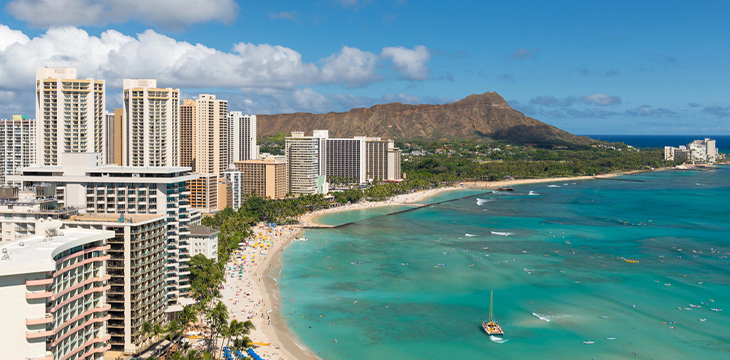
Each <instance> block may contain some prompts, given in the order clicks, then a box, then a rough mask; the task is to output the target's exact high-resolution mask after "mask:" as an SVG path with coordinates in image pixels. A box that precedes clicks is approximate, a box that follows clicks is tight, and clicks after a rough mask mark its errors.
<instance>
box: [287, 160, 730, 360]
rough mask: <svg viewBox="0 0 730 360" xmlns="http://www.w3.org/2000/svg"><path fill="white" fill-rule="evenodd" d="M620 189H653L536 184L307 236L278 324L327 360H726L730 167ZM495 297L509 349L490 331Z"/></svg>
mask: <svg viewBox="0 0 730 360" xmlns="http://www.w3.org/2000/svg"><path fill="white" fill-rule="evenodd" d="M625 178H626V179H632V180H644V181H645V182H623V181H609V180H590V181H579V182H575V183H573V182H570V183H562V182H560V183H553V184H534V185H525V186H520V187H517V188H515V192H514V193H506V192H504V193H495V194H490V195H479V196H477V197H476V198H469V199H464V200H457V201H452V202H447V203H444V204H440V205H436V206H432V207H426V208H423V209H419V210H415V211H411V212H406V213H402V214H398V215H394V216H380V217H374V218H371V219H366V220H363V221H360V222H357V223H356V224H354V225H351V226H347V227H343V228H339V229H331V230H316V231H307V232H306V234H305V236H306V237H308V238H309V241H307V242H296V243H293V244H291V245H290V246H288V247H287V248H286V249H285V250H284V255H283V263H284V266H283V269H282V271H281V274H280V275H279V277H278V279H277V280H278V282H279V284H280V290H281V297H282V298H283V299H282V313H283V314H284V315H285V316H286V322H287V325H288V326H289V327H290V328H291V331H292V332H293V333H294V334H295V335H296V336H297V337H298V338H299V339H300V340H301V342H302V343H303V344H305V345H306V346H307V347H309V348H310V349H311V350H312V351H313V352H314V353H315V354H318V355H319V356H320V357H322V358H323V359H428V358H432V359H485V358H493V357H496V358H501V359H538V358H549V359H593V358H596V359H622V358H636V359H729V358H730V258H728V255H727V253H728V252H730V223H729V220H730V168H727V167H725V168H721V169H719V170H714V171H702V172H700V171H684V172H679V171H665V172H657V173H650V174H645V175H638V176H630V177H625ZM475 193H479V192H475V191H468V190H465V191H463V192H460V193H457V192H452V193H449V194H443V195H440V197H439V198H432V199H429V201H434V202H435V201H439V200H444V199H450V198H455V197H458V196H459V195H462V194H463V196H466V195H471V194H475ZM530 193H532V195H530ZM477 199H481V200H479V201H477ZM381 212H382V210H378V214H380V213H381ZM326 216H327V217H328V218H327V219H326V221H327V222H328V223H338V222H341V223H344V222H349V221H352V220H353V218H352V216H353V214H346V213H342V214H332V215H326ZM357 216H358V218H367V217H368V216H367V213H361V214H358V215H357ZM495 233H496V234H495ZM466 234H469V235H473V236H467V235H466ZM618 257H625V258H627V259H635V260H639V263H636V264H633V263H628V262H625V261H623V260H620V259H617V258H618ZM437 264H443V265H445V266H438V265H437ZM492 289H493V290H494V307H495V308H494V311H495V313H496V316H497V319H498V321H499V322H500V324H501V325H502V326H503V327H504V330H505V336H504V338H503V339H498V338H490V336H488V335H487V334H486V333H484V331H483V330H482V329H481V326H480V324H481V322H482V320H486V319H487V317H488V314H489V292H490V290H492ZM710 299H712V300H714V302H711V301H710ZM703 302H705V303H707V304H708V305H705V304H702V303H703ZM689 304H693V305H699V306H701V307H700V308H696V307H690V305H689ZM678 308H680V309H681V310H679V309H678ZM711 308H721V309H722V308H724V310H725V311H723V312H715V311H711V310H710V309H711ZM687 309H691V310H687ZM601 316H604V317H603V318H602V317H601ZM700 319H706V321H700ZM548 320H549V321H548ZM672 321H675V322H676V324H669V323H667V324H662V322H672ZM310 326H311V328H310ZM670 327H675V329H671V328H670ZM608 338H615V339H614V340H608ZM335 339H337V342H336V343H335V342H334V340H335ZM584 341H593V342H594V343H593V344H584V343H583V342H584ZM341 352H342V353H341ZM633 353H636V356H634V355H633Z"/></svg>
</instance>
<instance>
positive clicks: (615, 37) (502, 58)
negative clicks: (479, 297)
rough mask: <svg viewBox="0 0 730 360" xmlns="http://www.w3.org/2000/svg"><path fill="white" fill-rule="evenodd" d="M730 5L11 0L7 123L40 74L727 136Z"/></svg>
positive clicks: (232, 102) (0, 30) (289, 102)
mask: <svg viewBox="0 0 730 360" xmlns="http://www.w3.org/2000/svg"><path fill="white" fill-rule="evenodd" d="M727 14H730V2H728V1H698V2H688V1H669V0H664V1H620V0H613V1H603V2H598V1H557V0H556V1H516V0H515V1H459V0H455V1H429V0H422V1H415V0H313V1H285V0H282V1H250V2H243V1H238V2H237V1H235V0H206V1H197V0H156V1H149V0H123V1H121V0H96V1H92V0H12V1H7V2H5V4H4V5H3V12H2V15H0V118H7V117H10V116H11V115H13V114H27V115H30V116H31V117H34V115H35V110H34V89H35V68H36V67H44V66H47V67H61V66H67V67H75V68H77V73H78V76H79V77H80V78H94V79H103V80H105V81H106V88H107V109H108V110H112V109H113V108H115V107H120V104H121V100H122V99H121V98H122V95H121V86H122V80H123V79H125V78H154V79H157V84H158V86H159V87H172V88H179V89H181V91H182V94H183V97H184V98H190V99H192V98H197V96H198V94H201V93H202V94H215V95H217V96H218V98H219V99H226V100H228V101H229V105H228V107H229V110H231V111H243V112H244V113H247V114H276V113H290V112H297V111H302V112H315V113H326V112H330V111H338V112H339V111H347V110H349V109H351V108H357V107H370V106H372V105H374V104H380V103H390V102H396V101H397V102H402V103H409V104H444V103H448V102H452V101H456V100H459V99H462V98H464V97H466V96H468V95H471V94H481V93H485V92H493V91H496V92H497V93H499V94H500V95H501V96H502V97H503V98H504V99H505V100H506V101H507V102H508V103H509V104H510V106H512V107H513V108H514V109H516V110H518V111H521V112H523V113H524V114H525V115H527V116H530V117H533V118H536V119H538V120H541V121H544V122H546V123H548V124H551V125H554V126H556V127H559V128H561V129H564V130H567V131H569V132H572V133H575V134H606V135H608V134H641V135H653V134H693V135H694V134H702V135H729V134H730V91H729V90H730V86H729V84H730V71H728V64H729V62H728V59H729V58H730V46H728V44H730V27H729V26H728V23H727Z"/></svg>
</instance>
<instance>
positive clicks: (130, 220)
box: [66, 214, 167, 224]
mask: <svg viewBox="0 0 730 360" xmlns="http://www.w3.org/2000/svg"><path fill="white" fill-rule="evenodd" d="M120 216H124V222H123V223H127V224H138V223H144V222H148V221H152V220H163V219H165V218H167V215H160V214H123V215H122V214H97V215H94V214H90V215H74V216H71V217H70V218H69V219H68V220H66V221H78V222H98V223H118V222H119V218H120Z"/></svg>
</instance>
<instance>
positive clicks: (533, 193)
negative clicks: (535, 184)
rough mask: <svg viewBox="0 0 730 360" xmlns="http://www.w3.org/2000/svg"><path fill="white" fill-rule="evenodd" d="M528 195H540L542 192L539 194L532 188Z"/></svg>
mask: <svg viewBox="0 0 730 360" xmlns="http://www.w3.org/2000/svg"><path fill="white" fill-rule="evenodd" d="M527 195H530V196H540V194H538V193H536V192H534V191H532V190H530V193H529V194H527Z"/></svg>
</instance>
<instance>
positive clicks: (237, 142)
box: [228, 111, 259, 162]
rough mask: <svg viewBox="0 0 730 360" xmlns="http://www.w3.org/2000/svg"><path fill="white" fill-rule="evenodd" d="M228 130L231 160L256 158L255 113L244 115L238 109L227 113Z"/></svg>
mask: <svg viewBox="0 0 730 360" xmlns="http://www.w3.org/2000/svg"><path fill="white" fill-rule="evenodd" d="M228 124H229V125H228V126H229V130H228V132H229V133H230V134H231V141H230V151H229V153H230V154H231V162H233V161H245V160H256V159H258V158H259V157H258V147H257V146H256V115H244V114H243V113H242V112H240V111H231V112H230V113H229V114H228Z"/></svg>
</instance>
